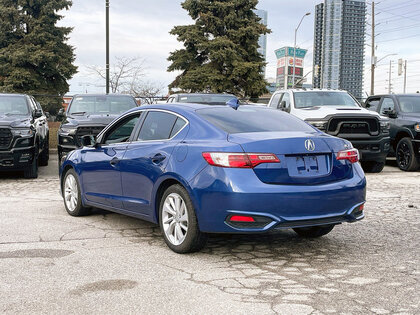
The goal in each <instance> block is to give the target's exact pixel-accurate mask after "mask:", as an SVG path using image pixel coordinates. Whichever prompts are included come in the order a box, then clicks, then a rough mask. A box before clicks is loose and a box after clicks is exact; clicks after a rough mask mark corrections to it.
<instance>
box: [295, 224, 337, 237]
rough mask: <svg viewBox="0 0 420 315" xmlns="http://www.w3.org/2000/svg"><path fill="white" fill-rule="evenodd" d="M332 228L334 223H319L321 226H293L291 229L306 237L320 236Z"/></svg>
mask: <svg viewBox="0 0 420 315" xmlns="http://www.w3.org/2000/svg"><path fill="white" fill-rule="evenodd" d="M333 228H334V225H333V224H331V225H321V226H311V227H305V228H295V229H293V231H295V232H296V233H297V234H298V235H299V236H301V237H307V238H316V237H321V236H323V235H327V234H328V233H330V232H331V231H332V229H333Z"/></svg>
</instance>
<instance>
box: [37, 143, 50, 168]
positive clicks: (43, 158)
mask: <svg viewBox="0 0 420 315" xmlns="http://www.w3.org/2000/svg"><path fill="white" fill-rule="evenodd" d="M49 139H50V137H49V136H47V138H46V140H45V141H46V143H45V145H44V150H42V152H41V154H40V155H39V165H40V166H48V160H49V159H50V143H49Z"/></svg>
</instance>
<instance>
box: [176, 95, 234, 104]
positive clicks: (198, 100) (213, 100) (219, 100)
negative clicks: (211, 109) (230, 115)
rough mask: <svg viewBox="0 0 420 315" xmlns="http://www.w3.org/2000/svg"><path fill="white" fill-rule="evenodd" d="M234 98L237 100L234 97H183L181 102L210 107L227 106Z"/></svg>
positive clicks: (180, 98)
mask: <svg viewBox="0 0 420 315" xmlns="http://www.w3.org/2000/svg"><path fill="white" fill-rule="evenodd" d="M233 98H235V96H233V95H181V96H180V97H179V102H180V103H195V104H208V105H226V103H227V102H229V101H230V100H231V99H233Z"/></svg>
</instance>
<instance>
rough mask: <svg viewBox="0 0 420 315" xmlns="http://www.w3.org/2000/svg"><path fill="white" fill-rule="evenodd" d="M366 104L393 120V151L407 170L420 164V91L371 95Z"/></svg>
mask: <svg viewBox="0 0 420 315" xmlns="http://www.w3.org/2000/svg"><path fill="white" fill-rule="evenodd" d="M365 107H366V108H367V109H369V110H373V111H376V112H378V113H379V114H380V115H382V116H387V117H388V118H389V120H390V124H391V130H390V136H391V152H390V154H391V155H395V156H396V158H397V164H398V167H399V168H400V169H401V170H403V171H416V170H418V169H419V167H420V94H390V95H376V96H371V97H369V98H368V99H367V100H366V101H365Z"/></svg>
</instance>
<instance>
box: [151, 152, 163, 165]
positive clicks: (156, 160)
mask: <svg viewBox="0 0 420 315" xmlns="http://www.w3.org/2000/svg"><path fill="white" fill-rule="evenodd" d="M151 159H152V162H153V164H159V163H162V162H163V160H164V159H166V156H164V155H163V154H160V153H158V154H156V155H155V156H153V157H152V158H151Z"/></svg>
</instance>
